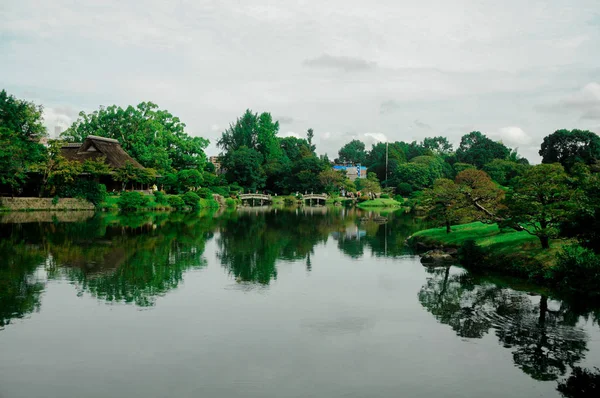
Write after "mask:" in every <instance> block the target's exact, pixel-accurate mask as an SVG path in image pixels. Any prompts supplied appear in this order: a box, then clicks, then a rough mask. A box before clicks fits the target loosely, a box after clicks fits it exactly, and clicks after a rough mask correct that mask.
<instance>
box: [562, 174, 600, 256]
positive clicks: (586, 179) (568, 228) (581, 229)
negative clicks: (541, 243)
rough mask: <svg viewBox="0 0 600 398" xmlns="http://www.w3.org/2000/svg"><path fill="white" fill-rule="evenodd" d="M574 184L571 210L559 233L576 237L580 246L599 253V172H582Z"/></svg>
mask: <svg viewBox="0 0 600 398" xmlns="http://www.w3.org/2000/svg"><path fill="white" fill-rule="evenodd" d="M575 169H576V167H573V168H572V169H571V172H573V171H574V170H575ZM576 186H577V188H578V189H577V190H576V191H575V193H574V195H573V200H572V205H573V208H572V212H571V214H570V215H569V217H568V218H567V219H566V220H565V221H564V222H563V223H562V224H561V235H564V236H567V237H576V238H577V239H578V240H579V242H580V244H581V245H582V246H584V247H587V248H589V249H592V250H593V251H594V252H596V253H597V254H600V174H584V175H583V176H582V177H581V178H580V180H579V181H578V182H577V183H576Z"/></svg>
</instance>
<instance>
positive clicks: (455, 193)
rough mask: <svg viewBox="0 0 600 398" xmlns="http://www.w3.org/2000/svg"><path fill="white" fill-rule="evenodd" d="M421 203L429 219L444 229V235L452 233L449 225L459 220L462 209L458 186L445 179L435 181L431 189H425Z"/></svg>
mask: <svg viewBox="0 0 600 398" xmlns="http://www.w3.org/2000/svg"><path fill="white" fill-rule="evenodd" d="M421 203H422V205H423V207H424V208H425V210H426V211H427V215H428V217H429V218H431V219H433V220H436V221H438V222H441V223H442V224H443V225H444V226H445V227H446V233H450V232H452V229H451V225H452V224H454V223H456V222H457V221H458V220H460V217H461V214H460V211H461V210H462V209H463V208H464V201H463V200H462V195H461V193H460V190H459V186H457V185H456V184H455V183H454V181H452V180H449V179H446V178H440V179H438V180H436V181H435V182H434V184H433V187H432V188H430V189H426V190H425V191H424V192H423V196H422V197H421Z"/></svg>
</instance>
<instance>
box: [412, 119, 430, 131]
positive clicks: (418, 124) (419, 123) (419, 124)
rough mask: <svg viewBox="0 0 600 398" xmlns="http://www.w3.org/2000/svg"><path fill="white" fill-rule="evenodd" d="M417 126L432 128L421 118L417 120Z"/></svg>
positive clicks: (424, 128)
mask: <svg viewBox="0 0 600 398" xmlns="http://www.w3.org/2000/svg"><path fill="white" fill-rule="evenodd" d="M415 126H417V127H418V128H420V129H423V130H431V126H430V125H428V124H427V123H425V122H422V121H420V120H419V119H417V120H415Z"/></svg>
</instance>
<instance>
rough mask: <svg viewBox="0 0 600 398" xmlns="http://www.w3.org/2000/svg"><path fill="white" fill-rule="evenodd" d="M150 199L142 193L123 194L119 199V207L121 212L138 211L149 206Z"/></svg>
mask: <svg viewBox="0 0 600 398" xmlns="http://www.w3.org/2000/svg"><path fill="white" fill-rule="evenodd" d="M149 202H150V199H149V198H148V197H147V196H146V195H143V194H141V193H140V192H135V191H132V192H123V193H122V194H121V196H119V199H117V206H119V209H120V210H121V211H132V210H138V209H141V208H144V207H146V206H148V203H149Z"/></svg>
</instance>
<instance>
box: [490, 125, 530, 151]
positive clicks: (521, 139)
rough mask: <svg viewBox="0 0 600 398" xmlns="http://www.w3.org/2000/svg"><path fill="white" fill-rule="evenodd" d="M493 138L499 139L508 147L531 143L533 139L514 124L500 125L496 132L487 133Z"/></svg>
mask: <svg viewBox="0 0 600 398" xmlns="http://www.w3.org/2000/svg"><path fill="white" fill-rule="evenodd" d="M489 135H490V137H492V138H494V139H498V140H501V141H502V142H503V143H504V144H505V145H508V146H509V147H512V148H514V147H524V146H528V145H531V143H532V141H533V139H532V138H531V136H530V135H529V134H527V133H526V132H525V131H523V129H522V128H520V127H516V126H510V127H502V128H501V129H499V130H498V131H496V132H492V133H490V134H489Z"/></svg>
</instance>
